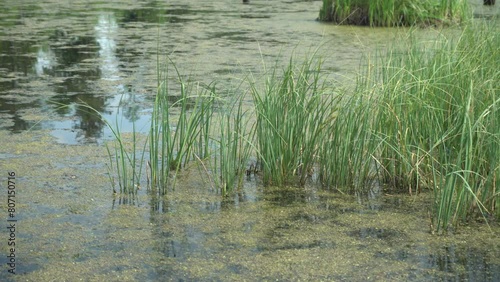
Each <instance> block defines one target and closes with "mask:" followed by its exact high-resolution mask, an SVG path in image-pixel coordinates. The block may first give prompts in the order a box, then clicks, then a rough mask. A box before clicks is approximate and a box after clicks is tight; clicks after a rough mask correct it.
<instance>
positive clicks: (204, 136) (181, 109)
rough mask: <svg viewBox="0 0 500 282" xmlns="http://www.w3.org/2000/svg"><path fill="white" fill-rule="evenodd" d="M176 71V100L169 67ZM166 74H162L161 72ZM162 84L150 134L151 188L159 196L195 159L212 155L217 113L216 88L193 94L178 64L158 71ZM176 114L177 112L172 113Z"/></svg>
mask: <svg viewBox="0 0 500 282" xmlns="http://www.w3.org/2000/svg"><path fill="white" fill-rule="evenodd" d="M170 65H172V66H173V67H174V70H175V74H176V78H177V81H178V84H179V86H180V90H179V92H180V93H179V94H178V95H177V97H176V99H175V100H174V101H171V100H172V98H173V97H175V96H172V95H171V91H170V88H169V77H168V74H169V71H168V68H169V66H170ZM162 69H163V70H164V72H160V70H162ZM158 77H159V82H158V91H157V94H156V99H155V102H154V106H153V113H152V117H151V127H150V131H149V163H148V167H149V174H148V179H149V182H150V185H149V186H150V187H151V188H152V189H153V190H154V191H155V193H158V194H160V195H164V194H166V191H167V189H168V187H169V186H170V185H169V184H172V185H171V187H174V186H175V181H174V182H172V181H171V179H172V178H171V177H170V176H171V172H172V171H174V174H175V173H176V172H178V171H179V170H180V169H181V168H183V167H185V166H186V165H187V164H188V163H189V162H190V161H192V160H194V159H195V155H196V156H198V157H201V158H206V157H208V156H209V154H210V152H209V138H210V137H209V132H210V126H211V124H212V117H213V111H214V101H215V88H214V87H201V88H200V89H197V90H200V91H194V90H193V85H192V84H187V83H185V82H184V80H183V78H182V76H181V74H180V72H179V71H178V69H177V67H176V66H175V64H171V62H170V61H169V62H167V63H166V65H165V66H164V67H163V68H159V74H158ZM173 111H175V113H173Z"/></svg>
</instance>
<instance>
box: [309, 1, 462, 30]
mask: <svg viewBox="0 0 500 282" xmlns="http://www.w3.org/2000/svg"><path fill="white" fill-rule="evenodd" d="M468 17H469V9H468V3H467V0H423V1H413V0H377V1H372V0H323V6H322V8H321V9H320V15H319V19H320V20H322V21H333V22H335V23H339V24H353V25H370V26H409V25H415V24H419V25H431V24H437V23H441V22H451V21H463V20H465V19H467V18H468Z"/></svg>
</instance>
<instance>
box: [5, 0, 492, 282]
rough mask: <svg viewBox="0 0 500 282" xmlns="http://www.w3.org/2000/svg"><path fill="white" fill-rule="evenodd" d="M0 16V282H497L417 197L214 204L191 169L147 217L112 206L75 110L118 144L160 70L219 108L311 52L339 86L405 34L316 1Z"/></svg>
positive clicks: (249, 197)
mask: <svg viewBox="0 0 500 282" xmlns="http://www.w3.org/2000/svg"><path fill="white" fill-rule="evenodd" d="M4 2H6V3H2V9H3V11H2V13H1V14H0V26H1V27H2V29H1V30H0V127H1V130H0V144H2V146H1V148H0V168H1V171H4V172H6V171H15V172H16V173H17V175H18V178H17V180H16V181H17V187H18V188H17V189H18V190H17V191H18V193H17V195H16V201H17V202H16V209H17V210H18V216H19V221H18V223H17V226H18V229H17V233H16V240H17V241H16V242H17V243H16V244H17V245H16V247H17V248H16V256H17V268H16V272H17V273H18V275H16V276H11V275H9V274H8V273H7V269H8V266H7V265H6V262H7V260H6V256H5V255H4V254H5V253H7V252H8V248H7V243H6V241H5V240H3V243H2V246H1V248H0V249H1V250H2V252H1V254H2V255H1V256H0V263H1V272H0V281H9V280H13V281H74V280H77V278H80V277H82V279H84V280H89V281H137V280H139V281H141V280H142V281H156V280H158V281H162V280H173V281H181V280H183V281H200V280H211V281H213V280H215V281H237V280H254V281H262V280H310V281H315V280H316V281H317V280H323V281H325V280H326V281H327V280H335V281H403V280H413V281H429V280H442V281H462V280H470V281H499V280H500V261H499V257H500V249H499V248H500V247H499V245H500V244H499V243H498V242H499V236H498V234H500V229H499V227H498V226H497V225H492V226H491V230H490V229H488V227H487V226H486V225H484V224H481V223H476V222H472V223H470V225H468V226H463V227H461V228H460V229H459V230H458V231H457V232H456V233H454V234H451V235H449V236H442V237H441V236H436V235H432V234H430V233H429V230H430V228H429V224H430V221H429V217H428V213H427V211H428V208H429V203H430V201H429V199H428V198H427V197H426V196H425V195H421V196H419V197H409V196H396V195H384V194H385V193H384V191H379V190H375V191H373V193H372V194H370V195H364V196H362V197H358V198H356V197H351V196H342V195H338V194H334V193H331V192H327V191H321V190H318V189H317V188H315V187H307V188H306V189H297V188H286V187H285V188H280V189H278V188H265V189H264V188H262V187H261V186H260V185H259V182H258V181H257V180H255V179H253V178H251V179H248V180H246V182H245V185H246V186H245V189H243V191H242V192H240V193H237V194H236V195H235V196H234V197H233V198H231V199H229V200H225V201H221V198H220V195H218V194H217V193H215V192H214V191H213V190H212V189H211V186H210V183H207V182H204V177H200V176H199V171H200V170H201V169H197V168H194V169H193V170H191V171H189V172H186V173H185V174H184V175H182V176H181V177H179V182H180V183H179V187H180V188H179V189H177V190H176V191H172V192H171V193H170V194H169V196H168V197H167V198H165V199H162V200H161V201H159V202H151V198H150V197H149V196H148V195H147V193H146V192H145V191H141V192H140V193H139V196H138V197H137V198H136V199H121V198H120V197H117V196H116V197H115V196H113V195H112V193H111V186H110V184H109V181H108V175H107V168H106V163H107V160H108V159H107V157H106V151H105V148H104V147H103V146H102V145H101V144H102V142H104V141H103V139H106V138H107V137H109V136H110V132H109V130H108V129H107V128H106V126H105V124H104V123H103V122H102V121H100V120H99V119H98V118H96V117H95V116H94V115H91V114H89V113H88V112H87V111H85V110H84V109H83V108H81V107H79V106H78V105H77V103H79V102H84V103H87V104H89V105H91V106H92V107H94V108H95V109H97V110H98V111H100V112H101V113H102V114H103V115H104V116H105V117H106V118H107V119H108V120H110V121H112V122H114V120H115V119H116V118H117V119H118V120H119V122H120V124H121V126H122V129H123V131H130V130H131V123H132V121H136V122H137V127H138V128H139V129H141V128H143V127H144V125H145V124H147V122H148V121H149V118H148V114H149V113H150V108H151V101H152V98H153V96H154V93H155V87H156V83H157V82H156V78H157V77H156V65H157V58H158V57H157V54H160V55H164V54H168V55H169V56H170V57H171V58H172V60H173V61H174V62H175V63H176V64H177V66H178V68H179V70H180V71H181V73H182V75H186V76H187V75H190V76H191V79H192V80H194V81H200V82H202V83H210V82H211V81H215V80H216V81H218V85H219V86H220V88H221V89H222V90H221V91H223V92H224V91H227V92H229V93H227V94H228V95H230V94H231V92H230V91H232V90H231V89H234V88H235V85H238V84H239V83H240V82H241V80H242V79H243V78H244V77H245V76H246V75H248V74H249V73H250V72H252V73H253V74H255V76H257V77H258V75H259V74H260V73H262V70H263V65H264V64H266V65H271V64H272V63H273V62H274V61H275V60H281V59H277V58H279V55H280V54H281V55H283V57H284V59H283V60H286V58H288V56H289V55H290V54H291V53H292V52H295V53H298V54H304V53H307V52H309V51H310V50H314V49H315V48H317V46H318V45H320V43H323V44H324V45H323V47H322V48H320V51H319V53H320V54H321V55H323V56H324V58H325V64H324V70H325V73H326V74H328V75H329V76H330V77H332V78H334V79H339V80H343V79H349V77H352V75H353V74H354V73H355V72H356V70H357V67H358V65H359V59H360V58H361V56H362V53H366V52H369V51H374V50H377V49H381V48H384V46H385V44H387V43H388V42H390V41H391V40H392V39H393V38H395V37H396V36H398V33H399V32H404V30H403V31H401V30H400V31H396V30H394V29H369V28H354V27H338V26H332V25H328V24H322V23H318V22H316V21H315V18H316V17H317V13H318V10H319V7H320V5H321V3H320V2H319V1H312V2H311V1H258V0H255V1H251V3H250V4H249V5H243V4H241V3H240V2H239V1H169V2H168V3H165V2H164V1H114V0H111V1H55V0H53V1H43V3H38V1H4ZM40 2H42V1H40ZM211 2H216V3H211ZM474 2H479V1H474ZM475 7H476V10H477V14H478V15H490V14H494V13H498V5H497V6H496V7H493V8H484V7H482V6H481V5H478V4H477V3H476V6H475ZM425 32H426V33H428V32H429V31H427V30H426V31H425ZM430 32H431V33H434V32H438V31H434V30H431V31H430ZM161 57H162V60H163V59H164V57H163V56H161ZM346 77H347V78H346ZM224 89H225V90H224ZM228 89H229V90H228ZM174 92H175V88H174ZM28 129H29V130H28ZM71 144H79V145H78V146H75V145H71ZM2 179H3V180H2V181H5V179H6V177H3V178H2ZM2 193H6V191H5V190H2ZM4 195H6V194H4ZM2 198H4V197H3V196H2ZM0 207H1V210H2V211H5V210H6V209H7V203H6V201H2V203H1V204H0ZM5 224H6V221H4V225H5ZM1 234H4V236H3V238H7V237H6V236H7V234H6V232H5V230H4V231H2V232H1Z"/></svg>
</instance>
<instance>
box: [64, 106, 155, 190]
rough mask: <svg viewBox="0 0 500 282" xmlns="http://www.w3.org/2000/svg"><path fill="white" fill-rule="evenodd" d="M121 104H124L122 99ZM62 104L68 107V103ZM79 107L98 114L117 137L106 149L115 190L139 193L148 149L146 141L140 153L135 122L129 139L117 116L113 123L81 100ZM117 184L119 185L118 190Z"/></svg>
mask: <svg viewBox="0 0 500 282" xmlns="http://www.w3.org/2000/svg"><path fill="white" fill-rule="evenodd" d="M122 98H123V97H122ZM119 104H120V105H121V104H122V103H121V100H120V103H119ZM61 106H62V107H67V106H66V105H61ZM78 107H80V108H81V109H82V110H84V111H88V113H90V114H93V115H96V116H98V117H99V118H100V119H101V120H102V122H104V123H105V124H106V126H107V127H108V128H109V129H110V130H111V132H112V134H113V136H114V138H115V139H114V141H112V144H110V143H106V151H107V153H108V158H109V164H108V177H109V180H110V183H111V185H112V188H113V192H114V193H118V192H119V193H120V194H121V195H128V196H135V195H136V194H137V190H138V189H139V188H140V187H141V185H140V182H141V176H142V171H143V164H144V157H145V149H146V143H144V145H143V147H142V150H141V153H139V150H138V147H137V145H138V144H139V141H138V139H137V134H138V133H137V132H136V128H135V122H134V123H133V124H132V125H133V130H132V136H131V138H132V139H131V140H127V139H128V138H125V137H124V136H123V135H122V132H121V130H120V127H121V126H120V121H119V120H118V117H116V119H115V122H114V125H113V124H112V123H111V122H110V121H108V120H107V119H106V118H105V117H104V116H102V114H101V113H99V111H98V110H96V109H95V108H93V107H92V106H90V105H88V104H86V103H84V102H81V103H79V104H78ZM128 143H129V144H131V146H132V147H131V148H130V146H128V145H127V144H128ZM115 177H116V180H115ZM116 186H118V191H117V189H116Z"/></svg>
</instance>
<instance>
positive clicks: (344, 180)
mask: <svg viewBox="0 0 500 282" xmlns="http://www.w3.org/2000/svg"><path fill="white" fill-rule="evenodd" d="M341 92H342V94H339V95H340V96H337V98H336V101H335V102H336V107H332V108H331V110H330V111H331V116H330V117H329V119H328V120H327V122H326V123H325V126H324V128H323V129H322V130H323V136H322V138H321V142H320V149H319V177H320V180H321V183H322V185H323V186H325V187H327V188H334V189H336V190H339V191H344V192H354V191H365V190H366V189H367V187H371V186H370V185H369V183H368V182H369V181H372V180H374V179H375V176H376V172H375V170H374V169H373V168H374V159H373V155H374V153H375V151H376V148H377V144H378V143H377V142H376V140H374V138H373V136H372V127H373V124H374V119H373V118H374V117H375V116H376V114H375V110H376V108H374V107H373V102H372V101H371V97H370V95H369V94H367V93H364V92H355V93H354V94H347V91H345V90H342V91H341Z"/></svg>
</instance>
